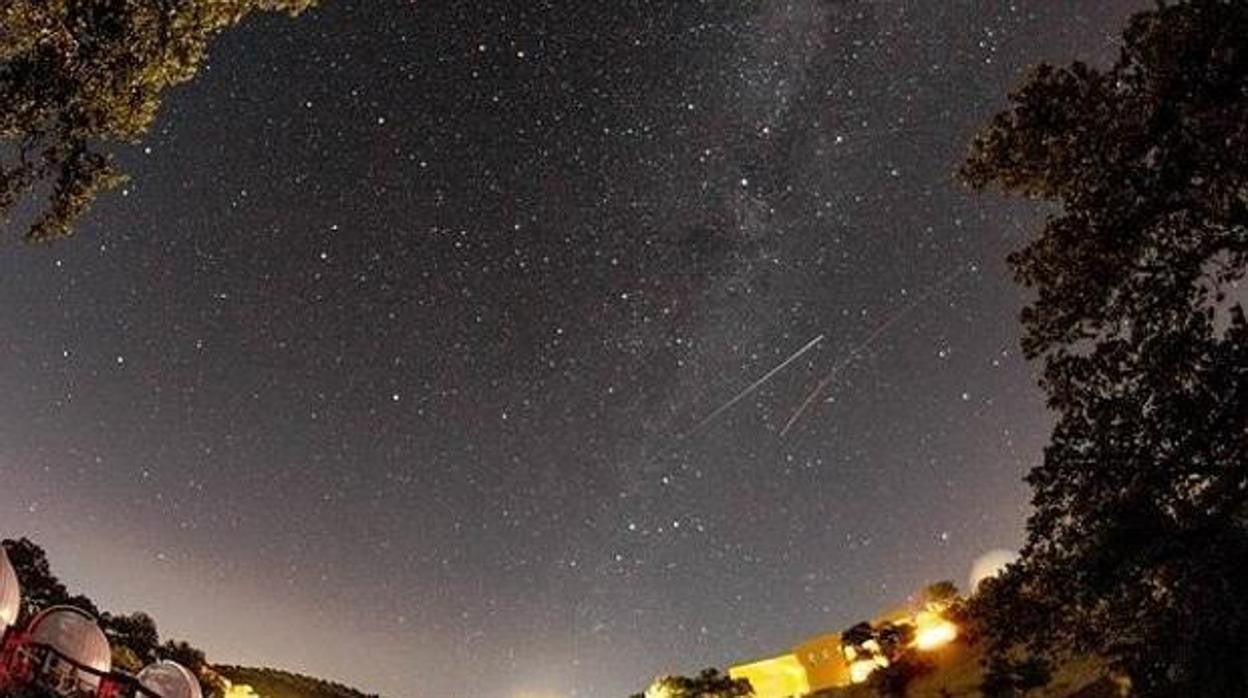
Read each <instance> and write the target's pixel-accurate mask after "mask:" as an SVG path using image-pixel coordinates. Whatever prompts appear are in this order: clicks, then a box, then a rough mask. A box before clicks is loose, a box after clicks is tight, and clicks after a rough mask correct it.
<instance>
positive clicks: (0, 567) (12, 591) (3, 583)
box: [0, 547, 22, 633]
mask: <svg viewBox="0 0 1248 698" xmlns="http://www.w3.org/2000/svg"><path fill="white" fill-rule="evenodd" d="M21 609H22V588H21V585H19V584H18V582H17V572H16V571H14V569H13V565H12V563H10V562H9V556H8V554H7V553H5V552H4V548H2V547H0V633H3V632H4V630H5V629H6V628H9V627H10V626H12V625H13V624H15V623H17V615H18V613H19V612H20V611H21Z"/></svg>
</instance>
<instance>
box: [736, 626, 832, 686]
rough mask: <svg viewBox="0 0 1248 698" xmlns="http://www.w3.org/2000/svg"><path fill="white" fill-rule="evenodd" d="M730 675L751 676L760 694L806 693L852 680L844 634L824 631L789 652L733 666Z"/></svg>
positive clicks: (751, 680) (739, 677) (745, 677)
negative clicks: (845, 654) (842, 640)
mask: <svg viewBox="0 0 1248 698" xmlns="http://www.w3.org/2000/svg"><path fill="white" fill-rule="evenodd" d="M728 675H729V676H731V677H732V678H734V679H746V680H748V681H749V682H750V686H751V687H753V689H754V695H755V696H757V698H791V697H795V696H804V695H806V694H808V693H813V692H815V691H821V690H824V689H827V688H836V687H839V686H846V685H848V684H849V682H850V681H849V679H850V676H849V665H848V664H847V663H846V661H845V656H844V654H843V653H842V651H841V638H840V635H820V636H819V637H815V638H811V639H810V640H807V641H806V642H804V643H802V644H801V645H798V646H797V647H795V648H794V649H793V651H791V652H788V653H786V654H782V655H779V656H776V657H770V658H768V659H760V660H758V661H755V662H749V663H746V664H739V665H737V666H733V667H729V669H728Z"/></svg>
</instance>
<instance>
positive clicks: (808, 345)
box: [682, 335, 824, 438]
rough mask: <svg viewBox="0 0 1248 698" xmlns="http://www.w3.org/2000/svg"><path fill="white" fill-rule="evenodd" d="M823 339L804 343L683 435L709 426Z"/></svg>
mask: <svg viewBox="0 0 1248 698" xmlns="http://www.w3.org/2000/svg"><path fill="white" fill-rule="evenodd" d="M823 338H824V335H819V336H818V337H815V338H814V339H812V340H810V341H809V342H807V343H806V346H804V347H802V348H801V349H798V350H797V352H796V353H794V354H793V355H792V356H790V357H789V358H787V359H785V360H784V361H783V362H781V363H780V365H779V366H776V367H775V368H773V369H771V370H770V371H768V372H767V373H766V374H765V375H764V376H763V377H762V378H759V379H758V380H756V381H754V382H753V383H751V384H750V385H749V387H747V388H746V389H745V390H742V391H741V392H739V393H737V395H736V397H734V398H732V399H731V400H729V401H728V402H725V403H724V404H722V405H720V406H719V408H718V409H716V410H715V411H714V412H712V413H710V414H708V415H707V416H706V417H704V418H703V419H702V421H700V422H698V423H697V425H695V426H694V427H693V428H692V429H690V430H689V431H688V432H686V433H685V437H688V436H690V435H692V434H694V433H696V432H697V431H698V430H700V429H701V428H702V427H704V426H706V425H707V424H710V423H711V422H713V421H715V418H716V417H718V416H719V415H721V414H723V413H724V412H725V411H727V410H728V409H729V408H731V407H732V406H733V405H735V404H737V403H738V402H740V401H741V400H743V399H744V398H745V397H746V396H747V395H749V394H750V393H752V392H754V391H755V390H758V389H759V388H760V387H761V386H762V385H763V384H764V383H766V382H767V381H768V380H771V377H772V376H774V375H776V374H777V373H779V372H781V371H783V370H784V367H785V366H788V365H789V364H791V363H793V362H794V361H797V360H798V359H799V358H801V356H802V354H805V353H806V352H808V351H810V350H811V349H814V348H815V345H816V344H818V343H819V342H822V341H823ZM682 438H684V437H682Z"/></svg>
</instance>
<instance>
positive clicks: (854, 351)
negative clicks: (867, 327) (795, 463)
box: [780, 266, 971, 437]
mask: <svg viewBox="0 0 1248 698" xmlns="http://www.w3.org/2000/svg"><path fill="white" fill-rule="evenodd" d="M969 269H971V267H970V266H964V267H962V268H961V269H958V270H957V271H955V272H953V273H952V274H949V275H948V276H946V277H945V278H943V279H941V280H940V282H939V283H937V284H935V285H933V286H932V287H931V288H929V289H927V291H925V292H924V293H923V294H922V295H920V296H919V297H917V298H915V299H914V300H912V301H910V303H908V304H907V305H906V306H905V307H903V308H901V310H898V311H897V312H896V313H894V314H893V315H891V316H889V317H888V318H887V319H886V320H884V322H881V323H880V325H879V327H876V328H875V329H874V330H872V331H871V334H869V335H867V338H866V339H864V340H862V341H861V342H859V343H858V344H856V345H854V346H853V347H852V348H850V350H849V354H848V355H846V357H845V358H843V359H841V360H840V361H838V362H836V364H835V365H833V366H832V370H831V371H828V375H827V376H824V378H823V380H821V381H819V384H818V385H816V386H815V389H814V390H812V391H810V394H809V395H807V396H806V399H805V400H803V401H802V404H801V405H800V406H799V407H798V408H797V410H796V411H794V412H793V415H792V416H791V417H789V421H787V422H785V424H784V428H783V429H781V430H780V436H781V437H783V436H784V435H785V434H788V433H789V430H790V429H792V428H793V425H794V424H797V420H799V419H801V418H802V415H803V414H805V413H806V410H807V409H809V408H810V404H811V403H812V402H814V401H815V398H817V397H819V395H820V394H821V393H823V391H824V390H826V389H827V387H828V386H829V385H831V384H832V381H834V380H836V377H837V376H839V375H840V374H841V371H844V370H845V369H847V368H849V367H850V366H852V365H853V364H854V362H855V361H857V360H858V356H859V354H861V353H862V352H863V350H865V349H868V348H870V346H871V345H872V344H874V343H875V340H877V339H879V338H880V336H881V335H883V334H884V333H885V332H887V331H888V330H889V328H891V327H892V326H893V325H896V324H897V323H898V322H899V321H900V320H901V319H902V318H904V317H905V316H906V315H908V314H910V312H911V311H912V310H914V309H915V308H917V307H919V306H920V305H923V303H925V302H927V299H928V298H931V297H932V294H934V293H936V292H937V291H939V290H940V289H942V288H944V287H946V286H948V285H949V284H951V283H953V282H954V280H955V279H957V278H958V277H959V276H962V275H963V274H965V273H966V272H967V271H968V270H969Z"/></svg>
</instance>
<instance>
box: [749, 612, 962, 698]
mask: <svg viewBox="0 0 1248 698" xmlns="http://www.w3.org/2000/svg"><path fill="white" fill-rule="evenodd" d="M945 610H946V609H945V607H944V606H943V605H940V604H927V605H926V606H924V607H923V610H920V611H917V612H916V611H914V610H913V608H912V607H902V608H897V609H893V610H891V611H889V612H888V613H885V614H883V615H881V616H880V617H878V618H876V620H875V623H876V624H877V626H878V625H879V624H884V623H891V624H894V625H903V626H910V627H911V628H913V629H914V639H913V640H912V642H911V645H910V646H911V647H913V648H914V649H915V650H917V651H919V652H930V651H934V650H937V649H940V648H942V647H944V646H946V645H948V644H949V643H950V642H953V641H954V640H956V639H957V637H958V626H957V625H955V624H954V623H953V622H951V621H949V620H947V619H946V618H945V617H944V612H945ZM887 666H889V659H888V657H886V656H885V655H884V652H883V651H882V649H881V648H880V644H879V643H878V642H876V641H875V640H873V639H872V640H867V641H866V642H863V643H862V644H861V645H860V646H857V647H851V646H846V645H844V644H842V642H841V636H840V634H831V635H820V636H818V637H814V638H811V639H810V640H807V641H806V642H804V643H802V644H800V645H798V646H797V647H795V648H794V649H793V650H792V651H791V652H788V653H785V654H781V655H777V656H775V657H769V658H767V659H760V660H757V661H753V662H747V663H744V664H738V665H736V666H732V667H729V668H728V675H729V676H731V677H732V678H734V679H747V680H748V681H749V682H750V686H752V687H753V689H754V694H755V695H756V696H757V698H795V697H798V696H804V695H807V694H810V693H815V692H817V691H823V690H827V689H830V688H842V687H844V686H848V685H850V684H855V683H862V682H864V681H866V680H867V679H868V678H870V676H871V674H873V673H875V671H876V670H878V669H882V668H884V667H887Z"/></svg>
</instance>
